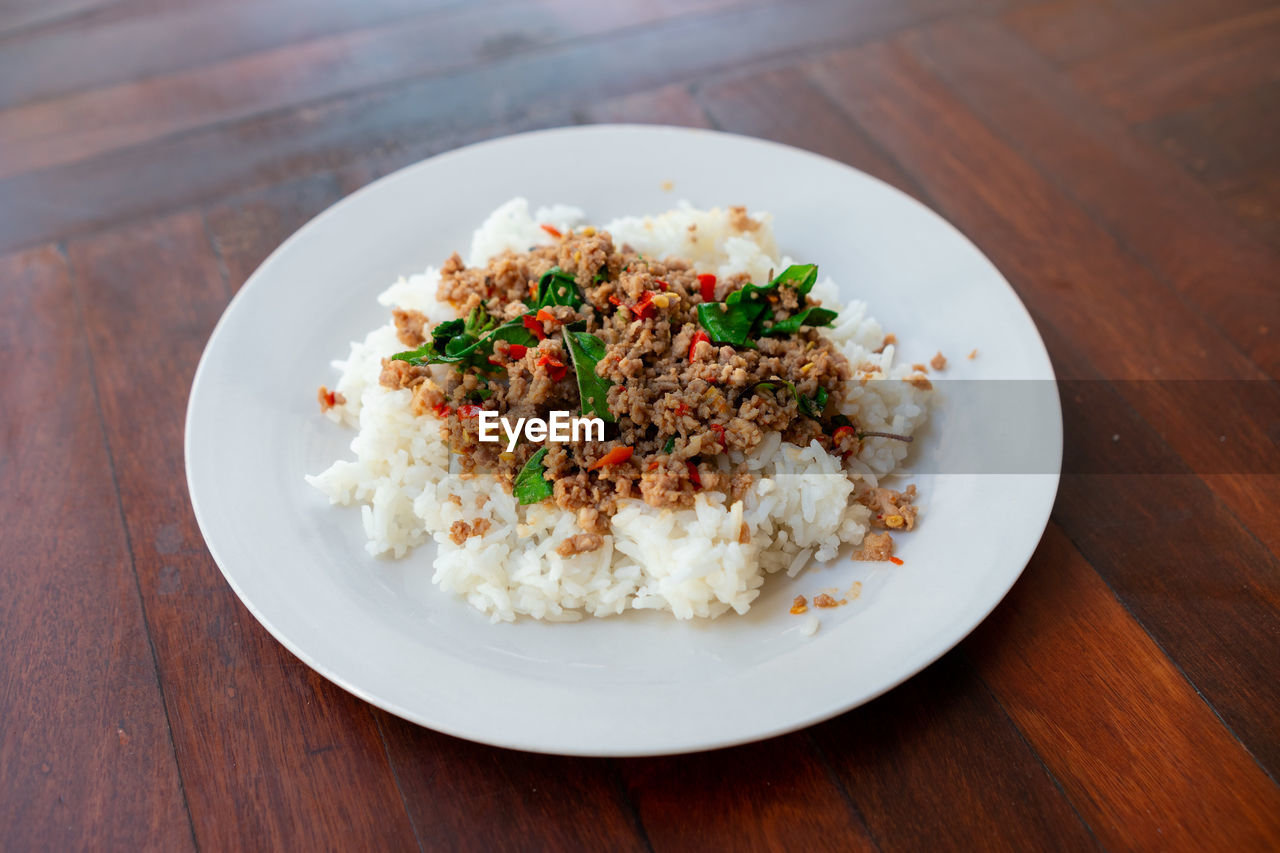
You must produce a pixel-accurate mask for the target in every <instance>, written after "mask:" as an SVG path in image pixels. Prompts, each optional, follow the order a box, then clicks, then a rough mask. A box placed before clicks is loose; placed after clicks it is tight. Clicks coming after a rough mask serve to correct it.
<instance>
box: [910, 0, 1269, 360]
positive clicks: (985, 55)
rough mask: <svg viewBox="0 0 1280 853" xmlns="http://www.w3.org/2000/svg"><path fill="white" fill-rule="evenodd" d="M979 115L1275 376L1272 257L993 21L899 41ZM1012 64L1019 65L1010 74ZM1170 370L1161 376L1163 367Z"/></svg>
mask: <svg viewBox="0 0 1280 853" xmlns="http://www.w3.org/2000/svg"><path fill="white" fill-rule="evenodd" d="M905 43H906V44H907V45H908V47H909V48H910V51H911V53H912V56H913V57H914V58H915V59H916V60H917V61H919V62H921V63H922V64H923V65H924V66H925V67H926V68H928V69H929V70H930V71H932V72H933V73H934V74H935V75H936V76H937V77H938V78H940V79H943V80H946V81H947V85H948V86H949V87H951V88H952V89H953V90H954V91H955V92H956V93H957V94H958V95H959V96H960V97H961V98H962V99H963V100H964V102H965V103H966V105H967V106H969V107H970V108H971V109H972V110H973V111H974V112H975V113H976V114H978V115H979V116H981V117H982V118H983V119H984V120H985V121H986V122H987V123H988V124H989V125H990V126H991V127H992V128H993V129H995V130H996V131H997V132H998V133H1000V134H1001V135H1002V136H1003V137H1004V138H1006V139H1008V140H1010V142H1011V143H1012V145H1013V146H1014V147H1016V148H1017V149H1018V150H1019V151H1021V152H1025V154H1024V156H1025V157H1026V158H1027V159H1028V160H1030V161H1031V162H1033V163H1035V164H1036V165H1037V166H1039V167H1040V169H1041V170H1042V172H1043V173H1045V174H1046V175H1048V176H1050V177H1051V178H1052V179H1054V180H1055V181H1056V182H1057V185H1058V186H1059V187H1061V188H1062V191H1063V193H1064V194H1069V195H1070V196H1071V197H1073V199H1074V200H1077V201H1078V202H1079V203H1080V204H1081V205H1082V206H1083V207H1084V208H1085V209H1086V210H1087V211H1088V212H1089V213H1091V214H1092V215H1093V216H1095V217H1096V218H1097V219H1098V220H1100V221H1101V222H1102V223H1103V224H1105V225H1106V226H1107V228H1108V230H1109V231H1110V232H1111V233H1112V234H1114V235H1115V236H1116V237H1118V238H1119V239H1120V240H1122V241H1124V242H1125V243H1126V244H1128V246H1130V247H1132V248H1133V249H1134V250H1135V251H1137V252H1138V253H1139V254H1140V255H1141V256H1142V258H1143V259H1144V260H1145V261H1146V262H1147V263H1148V264H1149V265H1150V267H1151V268H1152V269H1153V270H1154V271H1155V272H1156V273H1158V274H1159V275H1161V276H1162V277H1163V278H1164V279H1165V280H1167V281H1168V282H1169V283H1170V284H1172V285H1173V286H1174V287H1175V288H1177V290H1178V292H1179V293H1181V294H1183V295H1184V296H1185V297H1186V298H1187V299H1188V300H1189V301H1190V302H1191V304H1192V306H1194V307H1195V308H1198V309H1200V310H1203V311H1204V313H1205V314H1206V315H1207V316H1208V318H1209V319H1211V320H1212V321H1213V323H1214V324H1215V325H1217V326H1218V327H1219V328H1220V329H1222V330H1223V332H1225V333H1226V335H1227V337H1229V338H1230V339H1231V340H1232V341H1233V342H1235V343H1236V344H1237V345H1238V346H1239V347H1240V349H1241V350H1243V351H1244V352H1245V353H1247V354H1248V355H1249V356H1250V357H1251V358H1252V359H1253V360H1254V361H1255V362H1256V363H1257V364H1258V365H1259V366H1260V367H1261V368H1262V369H1263V370H1264V371H1266V372H1267V373H1268V374H1269V375H1271V376H1273V377H1275V376H1280V336H1277V335H1273V334H1270V333H1269V332H1266V331H1263V328H1267V329H1275V328H1280V297H1277V294H1276V289H1275V286H1274V284H1275V276H1276V273H1277V271H1278V270H1280V254H1277V253H1276V252H1275V251H1274V250H1272V249H1271V248H1270V247H1269V246H1267V245H1265V244H1264V243H1262V242H1261V241H1259V240H1257V239H1256V238H1254V236H1253V235H1252V234H1250V233H1248V232H1247V231H1246V230H1244V229H1242V228H1240V227H1239V226H1237V225H1235V224H1234V223H1232V222H1231V221H1230V219H1229V218H1228V217H1225V216H1223V215H1222V211H1221V209H1220V208H1219V207H1218V205H1217V204H1216V203H1215V202H1214V199H1213V197H1212V195H1211V194H1210V193H1208V192H1206V191H1205V190H1204V188H1203V187H1201V186H1199V185H1198V184H1197V183H1196V182H1195V181H1193V180H1190V179H1189V178H1188V177H1187V175H1186V174H1185V173H1184V172H1183V171H1182V170H1180V169H1179V168H1177V166H1176V165H1175V164H1173V163H1170V162H1169V161H1168V160H1167V159H1166V158H1163V157H1161V156H1160V155H1159V152H1157V151H1154V150H1152V149H1151V148H1150V147H1149V146H1147V145H1145V144H1143V143H1142V141H1141V140H1139V139H1136V138H1135V137H1134V135H1133V134H1132V133H1130V132H1129V131H1128V130H1127V129H1126V128H1125V127H1124V126H1123V125H1121V124H1120V122H1118V121H1116V120H1115V119H1113V118H1111V117H1110V116H1108V115H1106V114H1105V113H1104V112H1103V111H1101V110H1099V109H1098V108H1096V107H1095V106H1094V105H1093V104H1091V103H1090V102H1089V101H1087V100H1086V99H1084V98H1082V97H1080V96H1079V95H1078V94H1076V93H1075V92H1074V91H1073V90H1072V88H1071V87H1070V85H1069V84H1067V83H1066V81H1065V80H1063V79H1062V78H1061V76H1060V75H1058V74H1057V73H1056V72H1054V71H1053V70H1052V69H1051V68H1049V67H1048V66H1047V64H1046V63H1044V62H1043V61H1042V60H1041V59H1040V58H1039V57H1037V56H1035V55H1034V53H1033V52H1032V51H1030V50H1029V49H1027V48H1026V47H1024V46H1023V45H1022V44H1021V43H1020V42H1018V40H1017V39H1016V37H1014V36H1013V35H1012V34H1010V33H1009V32H1008V31H1007V30H1004V29H1002V28H1001V27H1000V26H999V25H998V24H994V23H990V22H985V21H975V22H969V21H966V22H956V23H954V24H942V25H940V26H939V27H937V28H933V29H929V30H927V31H925V32H922V33H920V34H918V35H916V34H913V36H912V37H910V38H908V39H907V40H906V42H905ZM1014 69H1016V73H1010V72H1011V70H1014ZM1166 375H1167V374H1166Z"/></svg>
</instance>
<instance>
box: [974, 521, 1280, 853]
mask: <svg viewBox="0 0 1280 853" xmlns="http://www.w3.org/2000/svg"><path fill="white" fill-rule="evenodd" d="M965 649H966V651H969V652H970V653H971V654H972V655H973V657H974V661H975V665H976V666H977V667H978V669H979V671H980V672H981V673H982V675H983V678H985V679H986V680H987V682H988V683H989V684H990V685H991V687H992V689H993V690H994V691H995V692H996V694H997V695H998V696H999V697H1000V699H1001V702H1002V703H1003V705H1004V707H1005V708H1006V709H1007V710H1008V712H1009V713H1010V714H1011V715H1012V716H1013V718H1014V720H1015V721H1017V723H1018V725H1019V726H1020V727H1022V730H1023V731H1024V732H1026V734H1027V737H1028V739H1029V740H1030V741H1031V743H1032V744H1033V745H1034V746H1035V748H1036V749H1037V750H1038V751H1039V753H1040V755H1041V756H1043V757H1044V760H1045V763H1046V764H1047V765H1048V767H1049V769H1050V770H1051V771H1052V772H1053V773H1054V774H1055V776H1056V777H1057V778H1058V779H1059V780H1060V781H1061V783H1062V785H1063V787H1064V788H1065V789H1066V791H1067V793H1068V794H1069V795H1070V796H1071V799H1072V802H1073V803H1075V804H1076V807H1077V808H1078V809H1079V810H1080V812H1081V814H1082V815H1083V816H1084V817H1085V819H1086V820H1087V821H1088V822H1089V825H1090V826H1091V827H1092V828H1093V830H1094V831H1095V832H1096V833H1097V834H1098V837H1099V839H1101V841H1102V842H1103V844H1104V845H1106V846H1107V847H1110V848H1119V849H1156V848H1159V849H1173V850H1177V849H1182V850H1190V849H1202V850H1203V849H1234V850H1265V849H1274V848H1275V846H1276V845H1277V844H1278V843H1280V789H1277V787H1276V785H1275V782H1274V781H1273V780H1272V779H1271V778H1269V777H1268V776H1267V775H1266V774H1265V773H1264V772H1263V771H1262V770H1261V768H1259V767H1258V765H1257V764H1255V763H1254V762H1253V761H1252V760H1250V757H1249V755H1248V754H1247V753H1245V752H1243V751H1242V750H1241V749H1239V746H1238V744H1237V743H1236V741H1235V740H1234V739H1233V738H1232V737H1231V734H1230V733H1229V732H1228V731H1226V730H1225V729H1224V728H1223V727H1222V725H1221V724H1220V721H1219V720H1218V719H1217V717H1216V716H1215V715H1214V713H1213V711H1212V710H1211V709H1210V708H1209V707H1207V706H1206V705H1205V704H1204V702H1203V701H1202V700H1201V698H1200V696H1198V695H1197V694H1196V692H1195V690H1194V688H1192V686H1191V685H1189V684H1188V683H1187V682H1186V680H1185V679H1184V678H1183V675H1182V673H1180V672H1179V671H1178V669H1177V668H1176V667H1175V666H1174V665H1173V663H1172V662H1171V661H1170V660H1169V659H1168V658H1167V657H1166V656H1165V654H1164V653H1163V652H1162V650H1161V648H1160V647H1159V646H1157V645H1156V644H1155V642H1153V641H1152V639H1151V638H1150V637H1149V636H1147V635H1146V634H1145V633H1144V632H1143V631H1142V630H1141V629H1140V628H1139V627H1138V626H1137V625H1135V624H1134V622H1133V620H1132V618H1131V617H1130V616H1129V614H1128V613H1127V612H1126V611H1125V609H1124V607H1123V606H1122V605H1121V603H1120V602H1119V601H1117V600H1116V598H1115V596H1114V595H1112V593H1111V591H1110V590H1109V589H1107V586H1106V584H1104V583H1103V581H1102V579H1101V578H1100V577H1098V575H1097V573H1095V572H1094V571H1093V570H1092V569H1091V568H1090V567H1089V564H1088V563H1087V562H1085V560H1084V558H1083V557H1082V556H1081V555H1080V553H1079V552H1078V551H1076V549H1075V548H1074V547H1073V546H1072V545H1071V543H1070V542H1069V541H1068V540H1067V538H1066V536H1065V535H1064V534H1063V532H1062V530H1061V529H1060V528H1059V527H1058V526H1057V525H1056V524H1051V525H1050V527H1049V530H1048V531H1047V533H1046V535H1045V539H1044V541H1043V542H1042V543H1041V547H1040V549H1039V550H1038V551H1037V553H1036V557H1035V558H1034V559H1033V560H1032V562H1031V565H1030V566H1028V567H1027V571H1026V574H1025V576H1024V578H1023V580H1022V581H1020V582H1019V583H1018V585H1017V586H1015V588H1014V590H1013V592H1012V593H1011V594H1010V596H1009V598H1008V599H1007V600H1006V601H1005V602H1004V603H1003V604H1002V605H1001V606H1000V607H999V608H998V609H997V610H996V613H995V614H994V615H993V616H992V617H991V618H990V619H988V620H987V622H985V623H984V624H983V625H982V626H980V627H979V628H978V630H977V631H976V632H975V634H974V636H973V637H972V639H971V640H970V641H968V642H966V643H965ZM1081 695H1088V696H1090V697H1093V699H1092V701H1090V702H1089V703H1088V704H1087V705H1086V704H1082V703H1079V702H1074V701H1071V699H1070V697H1072V696H1081ZM1051 708H1052V709H1053V710H1052V712H1050V711H1049V709H1051Z"/></svg>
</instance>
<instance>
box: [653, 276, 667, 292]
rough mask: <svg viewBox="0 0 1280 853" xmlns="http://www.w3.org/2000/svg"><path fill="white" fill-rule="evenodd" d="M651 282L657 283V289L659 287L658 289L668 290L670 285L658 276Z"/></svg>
mask: <svg viewBox="0 0 1280 853" xmlns="http://www.w3.org/2000/svg"><path fill="white" fill-rule="evenodd" d="M653 283H654V284H656V285H658V289H659V290H670V289H671V285H669V284H667V283H666V282H665V281H663V280H662V279H660V278H655V279H654V280H653Z"/></svg>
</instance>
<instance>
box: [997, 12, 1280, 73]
mask: <svg viewBox="0 0 1280 853" xmlns="http://www.w3.org/2000/svg"><path fill="white" fill-rule="evenodd" d="M1271 5H1272V4H1271V3H1270V2H1269V0H1214V2H1212V3H1208V2H1205V0H1159V2H1156V3H1114V2H1111V0H1048V2H1044V3H1019V4H1017V5H1015V6H1013V7H1012V8H1010V9H1009V10H1008V11H1007V12H1006V13H1005V15H1004V20H1005V21H1006V22H1008V24H1009V25H1010V26H1011V27H1013V29H1014V30H1016V31H1017V32H1018V33H1020V34H1021V35H1022V36H1023V37H1024V38H1026V39H1027V41H1029V42H1030V43H1031V44H1032V45H1034V46H1035V47H1036V49H1037V50H1038V51H1039V52H1040V53H1042V54H1043V55H1044V56H1046V57H1048V58H1049V59H1051V60H1053V61H1054V62H1056V63H1059V64H1063V65H1071V64H1073V63H1077V62H1082V61H1085V60H1088V59H1091V58H1093V57H1097V56H1100V55H1103V54H1105V53H1106V52H1107V51H1110V50H1116V49H1121V48H1123V47H1124V46H1125V45H1128V44H1132V43H1134V42H1135V41H1139V40H1141V39H1144V38H1153V37H1158V36H1161V35H1169V34H1174V33H1178V32H1181V31H1187V30H1194V29H1197V28H1200V27H1205V26H1211V25H1213V24H1215V23H1217V22H1219V21H1222V20H1224V19H1227V18H1232V17H1235V16H1238V15H1246V14H1249V13H1250V12H1255V11H1257V10H1259V9H1266V8H1268V7H1270V6H1271Z"/></svg>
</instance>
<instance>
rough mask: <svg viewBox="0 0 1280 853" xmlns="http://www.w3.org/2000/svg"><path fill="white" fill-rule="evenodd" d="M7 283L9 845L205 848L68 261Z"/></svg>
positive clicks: (0, 301)
mask: <svg viewBox="0 0 1280 853" xmlns="http://www.w3.org/2000/svg"><path fill="white" fill-rule="evenodd" d="M0 281H3V282H4V286H3V287H0V353H2V354H3V356H4V359H5V361H6V363H8V364H9V365H11V366H12V367H14V369H12V370H7V371H5V372H4V376H3V378H0V393H3V396H4V399H5V400H7V401H10V403H14V402H15V401H16V403H17V404H16V405H7V406H5V408H4V410H3V414H2V415H0V424H3V428H2V429H0V477H2V478H3V480H4V483H5V486H4V488H3V489H0V517H3V518H4V520H5V523H4V524H3V526H0V553H3V554H4V555H5V560H4V571H3V572H0V644H2V645H3V648H5V649H6V650H7V651H6V654H4V655H3V656H0V727H2V728H3V730H4V733H5V735H4V740H3V742H2V743H0V776H3V778H4V780H5V781H4V788H5V793H4V796H3V797H0V848H3V849H6V850H35V849H44V848H49V849H88V848H92V847H100V848H114V849H163V850H190V849H193V847H194V844H193V839H192V837H191V827H190V824H189V822H188V818H187V810H186V804H185V802H184V800H183V795H182V790H181V783H180V781H179V777H178V767H177V762H176V759H175V756H174V752H173V744H172V741H171V740H170V736H169V723H168V720H167V719H166V716H165V707H164V697H163V696H162V694H161V691H160V686H159V684H158V683H157V680H156V669H155V666H156V665H155V660H154V658H153V656H152V653H151V648H150V645H149V644H148V641H147V627H146V621H145V619H146V617H145V615H144V613H143V608H142V606H141V602H140V601H139V597H138V588H137V581H136V579H135V577H134V573H133V567H132V565H131V563H130V558H129V546H128V542H127V540H126V538H125V534H124V529H123V526H122V525H121V522H120V509H119V504H118V502H117V496H116V490H115V485H114V483H113V482H112V478H111V461H110V459H109V457H108V454H107V448H106V443H105V441H104V439H103V435H102V424H101V421H100V419H99V417H98V411H97V407H96V404H95V402H94V386H93V380H92V376H91V374H90V372H89V371H87V370H86V369H85V365H86V364H88V363H89V362H90V358H91V350H90V349H89V347H88V346H87V345H86V344H85V342H84V339H83V337H82V336H81V332H80V329H81V319H80V316H79V314H80V312H79V310H78V308H77V306H76V301H75V296H74V293H73V291H72V288H71V283H70V280H69V278H68V275H67V269H66V265H65V263H64V261H63V258H62V256H61V255H60V254H59V253H58V251H57V250H56V249H55V248H53V247H52V246H45V247H41V248H38V249H33V250H31V251H29V252H25V253H23V254H20V255H10V256H8V257H5V258H0ZM53 531H56V533H54V532H53Z"/></svg>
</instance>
